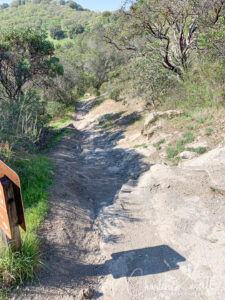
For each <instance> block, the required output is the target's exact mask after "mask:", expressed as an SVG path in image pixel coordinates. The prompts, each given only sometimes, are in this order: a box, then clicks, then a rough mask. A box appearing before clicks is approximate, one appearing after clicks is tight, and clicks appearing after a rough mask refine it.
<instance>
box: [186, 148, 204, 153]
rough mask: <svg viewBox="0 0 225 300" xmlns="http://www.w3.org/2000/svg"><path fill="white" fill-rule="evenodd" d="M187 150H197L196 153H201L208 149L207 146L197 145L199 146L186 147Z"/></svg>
mask: <svg viewBox="0 0 225 300" xmlns="http://www.w3.org/2000/svg"><path fill="white" fill-rule="evenodd" d="M185 150H187V151H192V152H196V153H199V154H203V153H205V152H206V151H207V149H206V147H197V148H193V147H188V148H185Z"/></svg>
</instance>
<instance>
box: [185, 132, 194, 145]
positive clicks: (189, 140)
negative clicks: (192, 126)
mask: <svg viewBox="0 0 225 300" xmlns="http://www.w3.org/2000/svg"><path fill="white" fill-rule="evenodd" d="M183 137H184V138H185V139H184V143H185V144H186V143H192V142H194V140H195V138H194V135H193V133H191V132H185V133H184V134H183Z"/></svg>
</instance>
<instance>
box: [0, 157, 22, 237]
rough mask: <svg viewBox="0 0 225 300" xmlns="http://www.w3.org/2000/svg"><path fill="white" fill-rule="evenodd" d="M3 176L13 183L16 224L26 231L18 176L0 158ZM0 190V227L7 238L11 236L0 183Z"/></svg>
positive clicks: (0, 174)
mask: <svg viewBox="0 0 225 300" xmlns="http://www.w3.org/2000/svg"><path fill="white" fill-rule="evenodd" d="M4 176H6V177H7V178H8V179H9V180H11V181H12V183H13V191H14V197H15V203H16V210H17V215H18V225H20V226H21V227H22V228H23V230H25V231H26V224H25V218H24V208H23V201H22V196H21V187H20V179H19V176H18V175H17V174H16V172H14V171H13V170H12V169H11V168H10V167H8V166H7V165H6V164H5V163H3V161H1V160H0V178H3V177H4ZM0 192H1V194H0V228H1V229H2V230H3V231H4V232H5V234H6V235H7V236H8V237H9V238H11V233H10V228H9V229H7V228H8V227H9V220H8V215H7V204H6V202H5V196H4V189H3V186H2V184H0Z"/></svg>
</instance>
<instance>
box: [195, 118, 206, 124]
mask: <svg viewBox="0 0 225 300" xmlns="http://www.w3.org/2000/svg"><path fill="white" fill-rule="evenodd" d="M196 122H197V123H198V124H204V123H205V119H204V118H198V119H197V120H196Z"/></svg>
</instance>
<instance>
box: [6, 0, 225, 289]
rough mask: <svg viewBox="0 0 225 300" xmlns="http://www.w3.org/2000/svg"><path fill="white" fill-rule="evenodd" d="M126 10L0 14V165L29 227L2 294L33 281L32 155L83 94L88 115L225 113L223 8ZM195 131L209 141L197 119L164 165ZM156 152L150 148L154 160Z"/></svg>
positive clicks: (59, 6)
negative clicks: (137, 104)
mask: <svg viewBox="0 0 225 300" xmlns="http://www.w3.org/2000/svg"><path fill="white" fill-rule="evenodd" d="M125 2H126V5H124V7H122V8H121V10H118V11H115V12H108V11H106V12H103V13H96V12H92V11H89V10H87V9H84V8H83V7H81V6H80V5H79V4H77V3H76V2H74V1H72V0H69V1H64V0H60V1H51V0H24V1H20V0H14V1H12V2H11V3H10V5H8V4H2V5H1V6H0V157H1V158H2V159H4V161H7V162H8V163H9V164H10V165H11V166H13V167H14V168H15V169H16V170H17V171H18V172H19V174H20V175H21V179H22V186H23V195H24V202H25V209H26V218H27V222H28V234H27V235H25V237H24V245H23V250H22V252H21V254H18V253H17V254H15V255H14V254H12V253H11V252H10V251H9V252H8V253H6V254H4V256H2V258H1V259H0V280H1V281H2V282H3V285H5V286H7V287H8V285H10V284H11V283H17V282H21V281H23V280H24V279H25V278H32V277H33V274H34V270H35V266H37V264H38V263H39V261H40V257H39V254H38V250H37V249H38V242H37V238H36V234H35V230H36V229H37V226H38V225H39V224H40V222H41V220H42V219H43V217H44V216H45V214H46V207H47V206H46V200H47V190H46V186H47V185H48V184H50V177H51V176H50V175H51V172H50V170H51V168H52V166H50V167H49V162H48V161H47V160H46V158H45V157H44V156H39V154H37V152H38V151H40V150H41V149H43V144H42V138H43V136H44V137H45V136H46V134H45V133H46V131H48V130H49V129H48V128H49V126H53V127H54V129H55V130H53V131H54V134H53V135H52V136H51V137H52V138H51V139H50V140H48V141H47V145H46V144H45V145H44V148H46V147H49V146H51V145H53V144H54V143H55V142H56V141H58V140H59V139H60V138H61V137H62V135H64V134H66V133H70V132H71V130H70V129H67V130H65V131H61V127H62V125H63V124H64V123H65V122H67V121H68V118H69V117H70V115H71V107H73V104H74V102H75V101H79V100H80V99H81V97H82V96H83V95H84V94H85V93H88V94H90V95H96V96H98V97H97V98H96V106H97V105H100V104H101V103H102V102H103V101H104V100H105V97H104V96H101V94H106V95H108V96H109V97H110V98H112V99H114V100H116V101H121V100H123V101H125V100H124V99H126V101H129V97H133V96H134V97H136V98H137V99H138V98H144V99H145V100H146V107H148V108H149V109H152V108H153V107H154V108H160V109H174V108H175V109H176V108H181V109H183V110H184V111H185V112H186V115H190V114H193V112H194V111H199V110H202V109H204V108H206V109H209V110H210V109H212V108H213V109H216V110H218V109H220V108H221V107H224V106H225V101H224V96H225V89H224V78H225V76H224V75H225V74H224V72H225V71H224V70H225V68H224V56H225V52H224V49H225V47H224V42H225V34H224V33H225V32H224V29H225V25H224V13H225V8H224V3H225V1H224V0H207V1H206V0H202V1H192V0H173V1H168V0H157V1H156V0H138V1H125ZM127 7H128V8H127ZM137 120H138V119H135V118H133V119H132V120H131V124H132V123H133V122H135V121H137ZM112 121H113V120H112V119H108V120H106V122H105V123H104V124H103V127H104V126H105V127H108V126H110V125H111V123H112ZM202 124H206V126H207V128H206V129H205V135H206V136H211V135H213V129H212V128H211V126H212V122H211V121H210V120H209V119H206V118H203V117H199V119H198V120H196V124H195V125H194V126H193V125H189V126H188V128H187V129H188V130H189V131H188V132H187V133H185V134H184V136H183V138H182V139H181V140H179V141H177V142H176V145H175V146H174V147H168V148H167V158H168V159H170V160H174V161H175V160H176V158H177V155H178V154H179V153H180V152H181V151H183V150H185V149H188V148H187V147H186V144H187V143H191V142H192V141H193V140H194V137H195V131H196V130H197V128H198V126H201V125H202ZM164 142H165V140H164V139H162V140H160V141H159V142H158V143H157V144H154V146H155V147H156V149H158V150H160V149H161V147H162V144H163V143H164ZM135 147H136V148H138V147H142V148H146V147H147V145H145V144H141V145H136V146H135ZM191 151H195V152H198V153H203V152H204V151H206V149H205V148H204V147H199V148H196V149H192V150H191ZM28 178H29V179H28ZM31 179H32V180H31ZM31 182H32V184H31ZM31 218H32V220H34V221H31ZM26 261H27V263H26ZM19 262H20V263H19ZM28 265H32V268H31V269H30V268H29V267H28V268H27V266H28ZM21 268H22V269H21ZM4 270H6V271H4Z"/></svg>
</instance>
